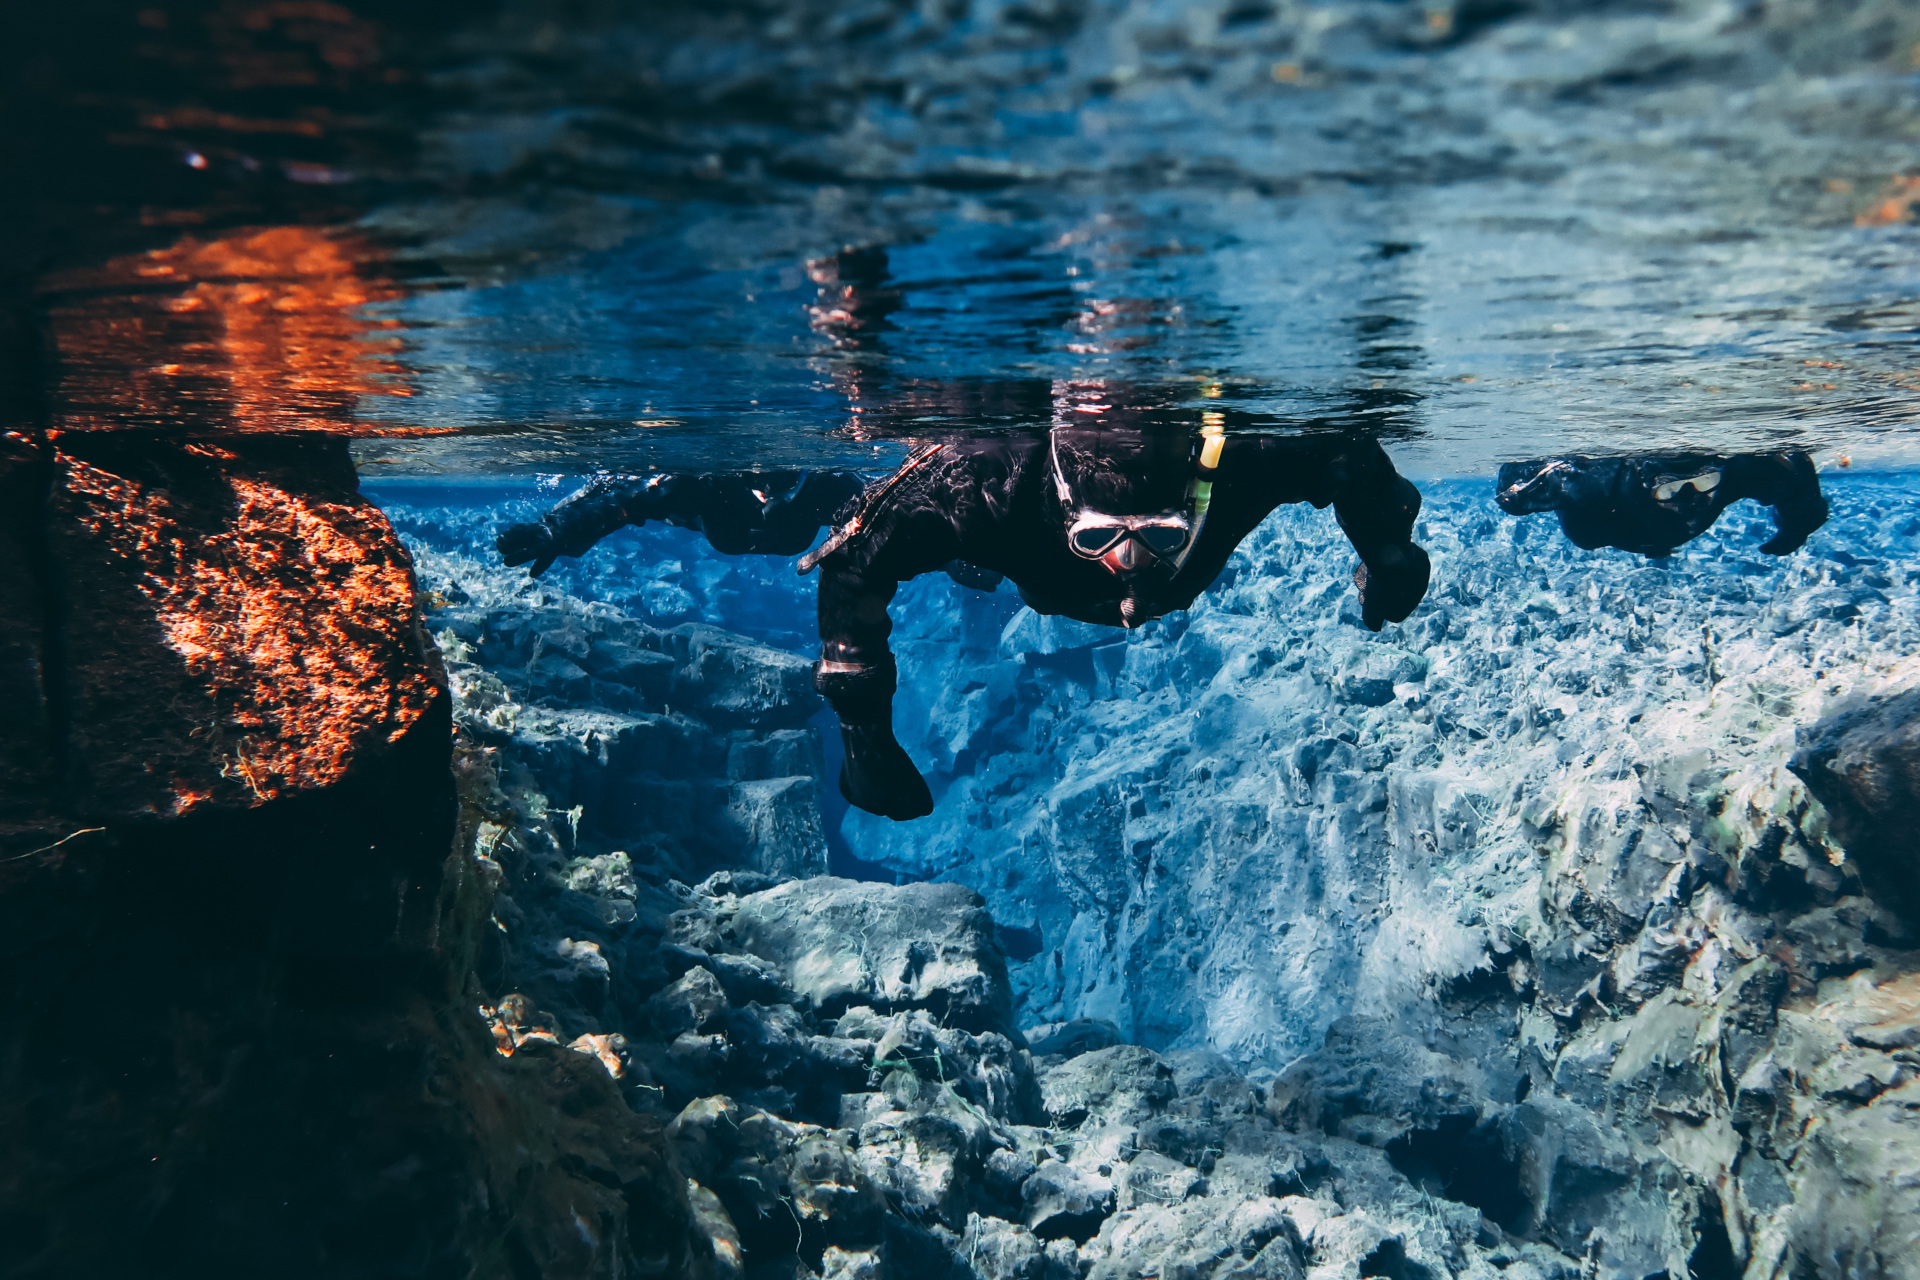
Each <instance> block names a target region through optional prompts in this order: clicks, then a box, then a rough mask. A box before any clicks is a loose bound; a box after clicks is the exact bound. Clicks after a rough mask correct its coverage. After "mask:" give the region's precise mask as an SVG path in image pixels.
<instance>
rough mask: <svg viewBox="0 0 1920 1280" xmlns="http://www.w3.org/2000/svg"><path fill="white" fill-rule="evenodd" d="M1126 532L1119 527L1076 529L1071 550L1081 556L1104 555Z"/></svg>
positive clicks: (1102, 526) (1105, 526)
mask: <svg viewBox="0 0 1920 1280" xmlns="http://www.w3.org/2000/svg"><path fill="white" fill-rule="evenodd" d="M1126 532H1127V531H1126V528H1125V527H1124V526H1121V525H1092V526H1089V527H1088V528H1085V529H1077V530H1075V531H1074V534H1073V549H1074V550H1075V551H1077V552H1079V553H1080V554H1081V555H1083V556H1089V557H1092V556H1100V555H1104V554H1105V553H1106V551H1107V550H1108V548H1110V547H1112V546H1113V544H1114V543H1116V542H1118V541H1120V539H1121V538H1122V537H1123V536H1125V534H1126Z"/></svg>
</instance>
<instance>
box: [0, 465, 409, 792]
mask: <svg viewBox="0 0 1920 1280" xmlns="http://www.w3.org/2000/svg"><path fill="white" fill-rule="evenodd" d="M10 441H11V442H12V443H11V445H10V448H9V450H8V458H7V466H6V468H5V471H6V476H7V479H6V480H5V481H4V483H6V484H8V485H10V486H13V487H18V486H19V485H20V484H23V483H26V482H27V481H28V479H29V478H31V479H32V481H33V483H34V484H36V485H39V486H42V488H41V493H40V495H39V497H38V500H37V501H36V502H34V503H33V504H32V505H31V506H30V507H28V508H27V510H29V511H32V512H35V513H37V515H38V519H37V521H36V522H34V523H32V524H31V525H21V524H20V522H21V520H22V517H21V516H20V515H18V514H17V513H16V515H15V516H14V517H13V520H14V521H15V523H16V525H17V526H19V527H16V528H14V529H13V530H12V531H11V532H12V534H13V537H14V539H15V548H16V550H18V551H21V552H23V553H24V554H21V555H20V556H19V559H18V562H19V563H23V564H24V565H26V566H28V568H29V575H28V576H29V577H33V576H34V575H38V576H37V579H36V580H35V581H27V580H24V579H23V580H11V579H10V580H9V582H8V583H7V584H5V586H6V590H7V591H8V597H7V606H6V608H5V609H4V610H0V612H3V613H5V614H6V615H7V616H8V617H9V618H10V619H12V620H13V621H11V622H10V624H9V627H8V639H7V640H5V641H4V642H3V643H4V647H5V648H6V649H7V652H8V653H9V654H10V655H11V656H10V657H9V658H8V666H7V667H6V668H4V670H7V671H11V672H12V673H13V674H12V675H11V676H10V677H5V678H10V679H12V680H13V682H14V683H15V684H20V683H22V672H23V670H24V668H23V666H22V663H23V662H26V663H29V664H31V665H33V666H34V667H35V668H36V670H35V672H34V673H33V674H35V675H37V677H38V679H37V680H35V681H33V683H37V684H38V685H39V686H41V687H42V688H44V689H46V690H52V691H55V692H56V694H57V701H56V702H55V703H52V704H47V705H42V704H41V702H40V699H38V698H31V697H30V698H27V699H24V700H23V702H22V704H21V705H22V709H23V710H25V711H27V713H28V714H27V715H26V716H25V717H24V718H23V722H22V727H24V726H25V725H30V724H33V723H35V721H36V720H38V721H39V722H40V724H41V732H42V733H43V734H44V735H46V736H44V737H43V738H41V740H40V742H39V748H40V752H41V754H42V757H43V758H44V759H45V760H46V761H48V762H49V767H50V768H51V769H53V770H54V772H55V773H56V774H57V775H58V776H57V778H56V779H54V781H55V783H56V786H57V789H58V794H59V796H60V800H59V802H58V803H59V809H60V810H61V811H62V812H64V813H66V814H69V815H71V816H72V818H73V819H74V820H75V822H74V823H72V824H69V825H75V824H78V825H84V824H86V823H98V822H110V821H119V820H125V819H128V818H134V817H163V818H164V817H173V816H178V815H180V814H184V813H188V812H193V811H196V810H200V809H204V808H207V807H213V808H247V807H252V806H256V805H260V804H264V803H266V802H267V801H269V800H273V799H275V798H278V797H282V796H291V795H297V794H300V793H302V792H310V791H313V790H317V789H321V788H325V787H327V786H330V785H332V784H333V783H335V782H337V781H339V780H340V779H341V778H342V777H344V776H345V775H346V774H347V772H348V771H349V770H350V769H353V768H367V767H371V766H372V763H373V761H374V760H375V759H377V758H378V757H379V755H380V754H381V753H382V752H383V751H385V750H387V749H388V748H390V747H391V745H392V744H393V743H395V742H397V741H398V740H399V739H400V738H401V737H403V736H404V735H405V734H406V733H407V732H408V730H409V729H410V728H411V727H412V726H413V725H415V724H416V723H418V722H419V721H420V720H421V719H422V717H424V716H427V715H428V714H429V713H430V712H431V711H432V710H433V709H434V708H435V707H436V706H439V705H442V704H443V700H444V698H445V692H444V682H443V679H442V677H441V675H440V673H439V670H438V662H437V658H436V656H435V655H434V654H433V652H432V648H431V646H430V645H429V644H428V642H427V641H426V638H425V636H424V634H423V633H422V631H421V629H420V626H419V610H418V607H417V604H416V597H415V590H414V581H413V574H412V566H411V561H410V558H409V557H408V555H407V553H406V551H405V549H404V548H403V547H402V546H401V545H400V542H399V539H398V538H397V537H395V536H394V533H393V530H392V529H391V527H390V526H389V525H388V524H387V522H386V520H385V518H384V517H383V516H381V514H380V513H379V511H378V510H377V509H376V508H374V507H373V506H372V504H370V503H368V502H367V501H366V500H365V499H364V498H362V497H360V496H359V494H358V480H357V477H356V475H355V472H354V469H353V464H352V461H351V459H350V458H349V457H348V454H347V448H346V445H345V442H343V441H340V440H326V439H321V438H317V437H310V438H298V439H295V438H282V439H245V440H235V441H229V442H225V443H222V444H220V445H218V446H215V445H211V444H200V445H196V444H189V443H180V442H169V441H158V440H153V439H150V438H146V437H128V436H121V435H108V434H85V433H82V434H69V435H65V436H62V437H61V439H60V441H59V443H58V444H57V445H45V444H41V445H27V444H26V443H25V442H23V441H22V439H21V438H20V437H17V436H16V437H10ZM10 558H12V557H10ZM30 631H37V632H39V633H40V635H39V636H38V637H35V636H32V635H29V634H24V633H25V632H30ZM36 706H39V707H41V710H40V711H39V712H37V713H36V712H35V711H34V710H33V708H35V707H36ZM9 719H10V729H9V736H12V734H14V733H18V732H19V731H20V730H18V729H14V728H12V727H11V726H12V723H13V722H12V718H11V717H10V718H9ZM14 750H15V751H16V752H17V751H18V750H19V748H17V747H16V748H14ZM47 791H48V789H47V788H46V787H44V786H43V787H35V788H31V789H30V793H32V794H40V795H46V794H47Z"/></svg>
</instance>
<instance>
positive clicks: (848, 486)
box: [495, 471, 866, 577]
mask: <svg viewBox="0 0 1920 1280" xmlns="http://www.w3.org/2000/svg"><path fill="white" fill-rule="evenodd" d="M865 484H866V481H865V480H863V479H862V478H861V477H860V476H858V475H856V474H855V473H853V472H851V471H749V472H741V473H735V474H725V475H683V474H675V473H670V472H656V473H655V474H653V475H650V476H647V477H644V478H638V479H636V478H634V477H631V476H608V477H604V478H602V479H599V480H595V481H593V482H591V483H590V484H588V485H587V486H586V487H585V488H583V489H581V490H579V491H578V492H576V493H573V494H571V495H569V496H568V497H567V498H566V499H565V500H564V501H563V502H561V503H560V505H559V506H557V507H555V508H554V509H553V510H552V511H549V512H548V513H547V514H546V515H545V516H543V517H542V518H541V519H540V520H538V521H536V522H535V523H533V524H516V525H509V526H507V527H506V528H505V529H502V530H501V531H500V535H499V537H498V539H497V540H496V542H495V546H496V547H498V548H499V551H500V555H501V557H502V558H503V559H505V560H506V562H507V563H508V564H527V563H529V562H531V563H532V565H533V569H532V573H533V574H534V576H535V577H538V576H539V575H540V574H543V573H545V572H546V571H547V566H549V565H551V564H552V563H553V561H554V558H555V557H556V556H581V555H585V554H586V553H587V550H588V548H590V547H592V546H593V544H594V543H596V542H598V541H600V539H602V538H604V537H606V536H607V535H608V534H610V533H612V532H613V531H614V530H615V529H618V528H620V527H622V526H623V525H629V524H645V523H646V522H647V521H649V520H658V521H661V522H662V523H665V524H671V525H678V526H680V527H681V528H683V529H693V530H696V531H698V532H700V533H704V534H705V535H706V537H707V541H708V542H709V543H711V544H712V546H713V549H714V550H715V551H718V552H720V553H721V554H723V555H730V556H738V555H769V556H797V555H799V554H800V553H801V552H802V551H805V550H806V549H807V548H808V547H810V546H812V545H813V540H814V539H815V538H817V537H818V536H819V535H820V527H821V526H822V525H824V524H826V523H828V522H829V521H830V520H832V519H833V515H834V513H835V512H836V511H838V510H839V509H840V508H841V507H843V506H845V505H846V504H847V503H848V502H849V501H851V500H852V499H853V498H855V497H857V496H858V495H859V493H860V491H861V489H862V488H863V487H864V486H865Z"/></svg>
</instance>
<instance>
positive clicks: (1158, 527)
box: [1134, 524, 1187, 556]
mask: <svg viewBox="0 0 1920 1280" xmlns="http://www.w3.org/2000/svg"><path fill="white" fill-rule="evenodd" d="M1134 536H1135V537H1136V538H1138V539H1140V541H1142V542H1144V543H1146V544H1147V548H1148V550H1150V551H1152V552H1153V553H1154V554H1155V555H1157V556H1170V555H1172V554H1173V553H1174V552H1176V551H1178V550H1179V549H1180V548H1182V547H1184V546H1186V545H1187V531H1186V530H1185V529H1182V528H1180V527H1179V526H1178V525H1170V524H1150V525H1147V526H1146V527H1145V528H1142V529H1136V530H1134Z"/></svg>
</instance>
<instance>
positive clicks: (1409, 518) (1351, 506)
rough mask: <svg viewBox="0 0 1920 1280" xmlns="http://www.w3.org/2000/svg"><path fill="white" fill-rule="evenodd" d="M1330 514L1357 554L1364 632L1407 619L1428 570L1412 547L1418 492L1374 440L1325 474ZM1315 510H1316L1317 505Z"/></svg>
mask: <svg viewBox="0 0 1920 1280" xmlns="http://www.w3.org/2000/svg"><path fill="white" fill-rule="evenodd" d="M1326 477H1327V481H1328V487H1329V491H1330V496H1331V498H1332V501H1333V513H1334V515H1335V517H1336V518H1337V519H1338V520H1339V521H1340V527H1341V528H1342V529H1343V530H1345V531H1346V535H1347V540H1348V541H1349V542H1351V543H1352V544H1353V549H1354V550H1355V551H1357V552H1359V553H1360V567H1359V568H1358V569H1356V570H1354V574H1353V581H1354V585H1355V586H1356V587H1358V588H1359V590H1360V614H1361V618H1362V620H1363V621H1365V623H1366V625H1367V630H1369V631H1378V630H1379V629H1380V628H1381V627H1382V626H1384V625H1385V624H1386V623H1388V622H1399V621H1401V620H1402V619H1404V618H1405V617H1406V616H1407V615H1408V614H1410V613H1412V612H1413V611H1414V609H1415V608H1416V607H1417V606H1418V605H1419V603H1420V601H1421V600H1422V599H1423V598H1425V596H1426V594H1427V580H1428V577H1429V575H1430V573H1431V565H1430V563H1429V562H1428V559H1427V553H1426V552H1425V551H1424V550H1422V549H1421V548H1420V547H1419V546H1418V545H1416V544H1415V543H1414V541H1413V522H1414V520H1415V519H1416V518H1418V516H1419V515H1420V491H1419V490H1418V489H1416V488H1414V486H1413V483H1412V482H1411V481H1409V480H1407V479H1406V478H1405V477H1404V476H1402V475H1401V474H1400V473H1399V472H1397V471H1395V470H1394V469H1393V463H1392V461H1391V460H1389V459H1388V457H1387V454H1386V450H1384V449H1382V448H1381V447H1380V443H1379V441H1377V440H1373V439H1361V440H1353V441H1350V442H1349V443H1348V444H1347V446H1346V447H1345V448H1344V449H1342V450H1341V452H1340V453H1339V455H1338V456H1337V457H1335V458H1334V459H1333V461H1332V463H1331V464H1330V465H1329V467H1328V468H1327V472H1326ZM1315 505H1321V504H1318V503H1316V504H1315Z"/></svg>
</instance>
